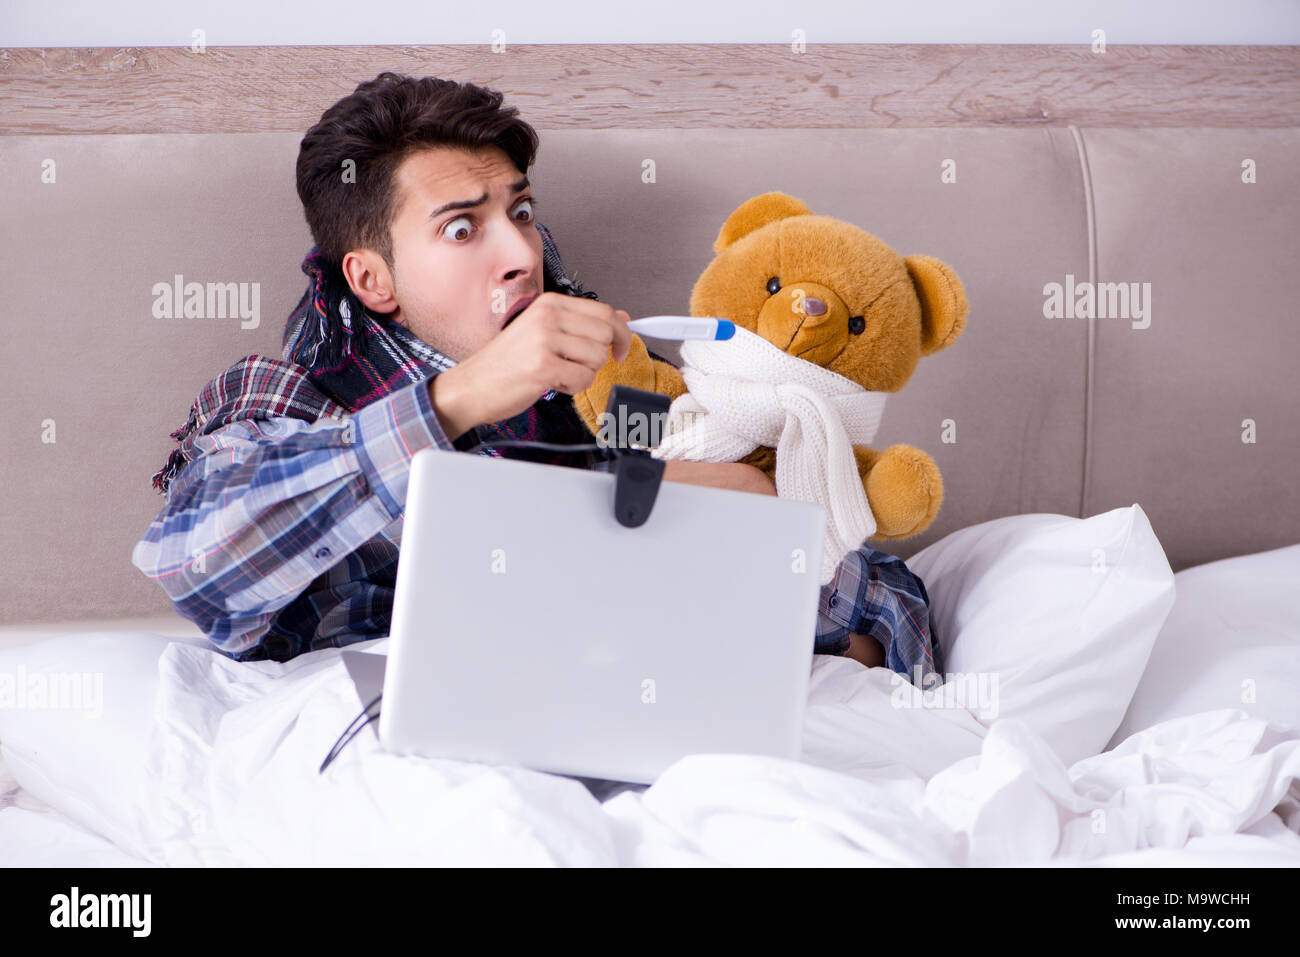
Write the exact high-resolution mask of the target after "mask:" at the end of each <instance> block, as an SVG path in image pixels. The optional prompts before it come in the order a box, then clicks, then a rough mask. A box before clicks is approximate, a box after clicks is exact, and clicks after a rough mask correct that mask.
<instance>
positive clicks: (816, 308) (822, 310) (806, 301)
mask: <svg viewBox="0 0 1300 957" xmlns="http://www.w3.org/2000/svg"><path fill="white" fill-rule="evenodd" d="M803 312H804V315H806V316H824V315H826V303H824V302H822V301H821V300H820V299H814V298H813V297H812V296H804V298H803Z"/></svg>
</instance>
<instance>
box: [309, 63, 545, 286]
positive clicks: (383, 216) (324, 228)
mask: <svg viewBox="0 0 1300 957" xmlns="http://www.w3.org/2000/svg"><path fill="white" fill-rule="evenodd" d="M502 99H503V97H502V94H500V93H498V92H497V91H495V90H490V89H487V88H485V87H481V86H476V85H475V84H473V83H460V82H457V81H455V80H443V79H438V78H436V77H431V76H426V77H421V78H419V79H416V78H415V77H410V76H404V75H402V74H400V73H391V72H384V73H381V74H379V76H377V77H375V78H374V79H373V80H368V81H366V82H365V83H362V84H361V85H360V86H358V87H357V88H356V89H355V90H354V91H353V92H352V93H349V94H348V95H347V96H345V97H343V99H341V100H339V101H338V102H337V103H335V104H334V105H333V106H331V107H330V108H329V109H328V110H326V111H325V112H324V113H322V114H321V118H320V120H319V121H318V122H317V123H316V125H315V126H313V127H312V128H311V129H309V130H308V131H307V134H306V135H305V136H304V137H303V138H302V144H301V145H300V146H299V148H298V167H297V176H298V198H299V199H300V200H302V208H303V212H304V214H305V215H306V217H307V225H308V226H310V227H311V234H312V238H313V239H314V240H315V243H316V245H317V246H319V247H320V250H321V253H322V254H323V255H324V257H325V258H326V260H328V261H329V262H330V263H331V264H333V265H334V266H335V267H339V266H341V265H342V263H343V257H344V256H345V255H346V254H347V253H348V252H350V251H351V250H353V249H362V248H365V249H373V250H375V251H376V252H377V253H379V254H380V255H381V256H383V257H384V262H385V263H387V264H388V268H389V269H392V268H393V237H392V222H393V217H394V216H395V215H396V213H397V209H396V200H397V197H396V189H395V185H394V174H395V173H396V172H397V168H398V167H399V166H400V165H401V164H402V161H403V160H405V159H406V158H407V157H408V156H410V155H411V154H412V153H415V152H417V151H419V150H421V149H427V148H429V147H434V146H450V147H459V148H462V149H471V150H472V149H479V148H482V147H485V146H497V147H500V148H501V149H502V150H503V151H504V152H505V154H506V155H507V156H508V157H510V160H511V161H512V162H513V163H514V164H515V166H516V167H517V168H518V169H519V172H521V173H527V172H528V168H529V167H530V166H532V164H533V158H534V157H535V156H536V154H537V147H538V142H539V141H538V137H537V132H536V131H535V130H534V129H533V128H532V127H531V126H530V125H528V123H526V122H524V121H523V120H522V119H520V118H519V111H518V110H517V109H516V108H514V107H505V108H502V106H501V101H502ZM348 160H352V162H353V163H354V164H355V182H348V181H347V180H348V179H351V178H352V177H351V176H348V177H346V178H345V172H347V170H348V167H346V166H345V163H346V161H348Z"/></svg>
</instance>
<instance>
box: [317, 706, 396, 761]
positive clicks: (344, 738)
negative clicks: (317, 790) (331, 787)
mask: <svg viewBox="0 0 1300 957" xmlns="http://www.w3.org/2000/svg"><path fill="white" fill-rule="evenodd" d="M383 698H384V696H383V695H382V694H380V695H378V696H376V697H375V699H374V700H373V701H371V702H370V704H368V705H366V706H365V708H364V709H363V710H362V712H361V714H359V715H357V716H356V717H355V718H353V719H352V721H351V722H350V723H349V724H348V726H347V727H346V728H345V729H344V730H343V734H341V735H339V738H338V740H336V741H335V742H334V747H332V748H330V753H329V754H327V755H325V761H324V763H322V764H321V766H320V772H319V773H320V774H324V773H325V769H326V768H327V767H329V766H330V763H331V762H332V761H333V760H334V759H335V758H337V757H338V756H339V755H340V754H341V753H342V752H343V749H344V748H346V747H347V746H348V742H349V741H351V740H352V739H353V738H355V737H356V736H357V735H358V734H359V733H360V732H361V729H362V728H364V727H365V726H366V725H368V724H369V723H370V722H371V721H374V720H375V719H376V718H378V717H379V712H378V711H376V712H375V713H374V714H371V713H370V709H371V708H373V707H374V706H375V705H377V704H379V702H380V701H382V700H383ZM362 718H365V719H366V720H365V721H361V719H362ZM358 721H361V724H359V725H357V722H358ZM353 725H357V726H356V727H355V728H354V727H353Z"/></svg>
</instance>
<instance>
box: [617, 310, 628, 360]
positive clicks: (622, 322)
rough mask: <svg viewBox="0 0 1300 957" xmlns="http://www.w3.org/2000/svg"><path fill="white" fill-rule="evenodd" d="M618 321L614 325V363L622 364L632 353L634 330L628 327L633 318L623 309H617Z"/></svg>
mask: <svg viewBox="0 0 1300 957" xmlns="http://www.w3.org/2000/svg"><path fill="white" fill-rule="evenodd" d="M614 315H615V316H616V317H617V319H618V321H617V322H615V323H614V361H615V362H622V361H623V360H624V359H626V358H627V354H628V353H629V352H631V351H632V330H631V329H629V328H628V327H627V324H628V322H630V321H631V319H632V317H631V316H629V315H628V314H627V313H626V312H624V311H623V310H622V309H615V310H614Z"/></svg>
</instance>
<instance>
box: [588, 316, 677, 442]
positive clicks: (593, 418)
mask: <svg viewBox="0 0 1300 957" xmlns="http://www.w3.org/2000/svg"><path fill="white" fill-rule="evenodd" d="M657 364H659V363H656V362H655V361H654V360H653V359H651V358H650V353H649V352H647V351H646V347H645V343H644V342H642V341H641V337H640V336H638V335H636V334H633V336H632V345H631V347H630V348H629V349H628V351H627V358H625V359H624V360H623V361H622V362H616V361H615V360H614V355H613V351H612V349H611V351H610V357H609V361H607V362H606V363H605V364H604V365H603V366H601V367H600V371H598V372H597V373H596V378H595V379H593V380H592V383H591V385H589V386H587V388H585V389H583V390H582V391H581V392H576V393H574V396H573V407H574V408H575V409H577V410H578V414H579V415H580V416H582V421H583V422H585V423H586V424H587V428H588V429H590V430H591V434H592V435H596V434H598V433H599V431H600V415H601V413H602V412H604V411H605V410H606V409H607V408H609V394H610V393H611V392H613V391H614V386H616V385H627V386H631V387H632V388H634V389H645V390H646V391H647V392H654V391H656V389H655V378H656V372H655V366H656V365H657Z"/></svg>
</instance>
